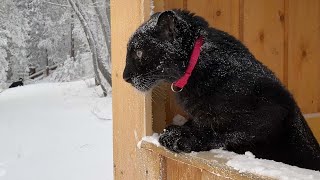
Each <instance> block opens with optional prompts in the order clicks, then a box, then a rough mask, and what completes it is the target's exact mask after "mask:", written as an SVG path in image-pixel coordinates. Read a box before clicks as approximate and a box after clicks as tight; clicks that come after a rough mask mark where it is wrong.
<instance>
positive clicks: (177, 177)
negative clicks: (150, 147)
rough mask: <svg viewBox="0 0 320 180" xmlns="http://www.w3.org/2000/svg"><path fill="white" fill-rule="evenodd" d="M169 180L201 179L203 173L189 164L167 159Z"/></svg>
mask: <svg viewBox="0 0 320 180" xmlns="http://www.w3.org/2000/svg"><path fill="white" fill-rule="evenodd" d="M167 179H170V180H195V179H201V171H200V169H198V168H195V167H192V166H189V165H188V164H184V163H181V162H179V161H176V160H173V159H170V158H167Z"/></svg>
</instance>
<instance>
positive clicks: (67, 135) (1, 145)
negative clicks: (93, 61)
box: [0, 80, 113, 180]
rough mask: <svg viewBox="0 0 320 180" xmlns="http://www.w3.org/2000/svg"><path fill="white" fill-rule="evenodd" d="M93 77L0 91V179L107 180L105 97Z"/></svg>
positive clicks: (108, 105)
mask: <svg viewBox="0 0 320 180" xmlns="http://www.w3.org/2000/svg"><path fill="white" fill-rule="evenodd" d="M101 94H102V92H101V90H100V88H99V87H95V86H94V81H93V80H86V81H77V82H70V83H41V84H34V85H27V86H24V87H18V88H13V89H7V90H5V91H3V92H0V180H73V179H74V180H90V179H94V180H99V179H101V180H102V179H103V180H111V179H113V159H112V121H111V119H112V113H111V112H112V111H111V98H110V97H106V98H102V97H101Z"/></svg>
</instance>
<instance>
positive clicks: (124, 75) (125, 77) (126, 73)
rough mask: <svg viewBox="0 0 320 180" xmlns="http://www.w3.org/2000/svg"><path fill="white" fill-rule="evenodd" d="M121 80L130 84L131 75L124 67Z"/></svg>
mask: <svg viewBox="0 0 320 180" xmlns="http://www.w3.org/2000/svg"><path fill="white" fill-rule="evenodd" d="M123 79H124V80H125V81H126V82H127V83H132V73H131V72H130V71H129V70H128V68H127V67H126V68H125V69H124V71H123Z"/></svg>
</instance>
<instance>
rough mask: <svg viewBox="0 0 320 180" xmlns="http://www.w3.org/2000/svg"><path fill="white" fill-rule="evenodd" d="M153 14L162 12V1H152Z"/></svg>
mask: <svg viewBox="0 0 320 180" xmlns="http://www.w3.org/2000/svg"><path fill="white" fill-rule="evenodd" d="M153 5H154V9H153V10H154V12H160V11H164V0H154V1H153Z"/></svg>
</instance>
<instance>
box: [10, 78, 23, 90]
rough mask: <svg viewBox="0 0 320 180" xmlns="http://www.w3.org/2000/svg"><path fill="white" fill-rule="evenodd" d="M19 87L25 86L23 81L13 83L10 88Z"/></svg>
mask: <svg viewBox="0 0 320 180" xmlns="http://www.w3.org/2000/svg"><path fill="white" fill-rule="evenodd" d="M18 86H23V79H22V78H20V79H19V81H16V82H13V83H12V84H11V85H10V86H9V88H14V87H18Z"/></svg>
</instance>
